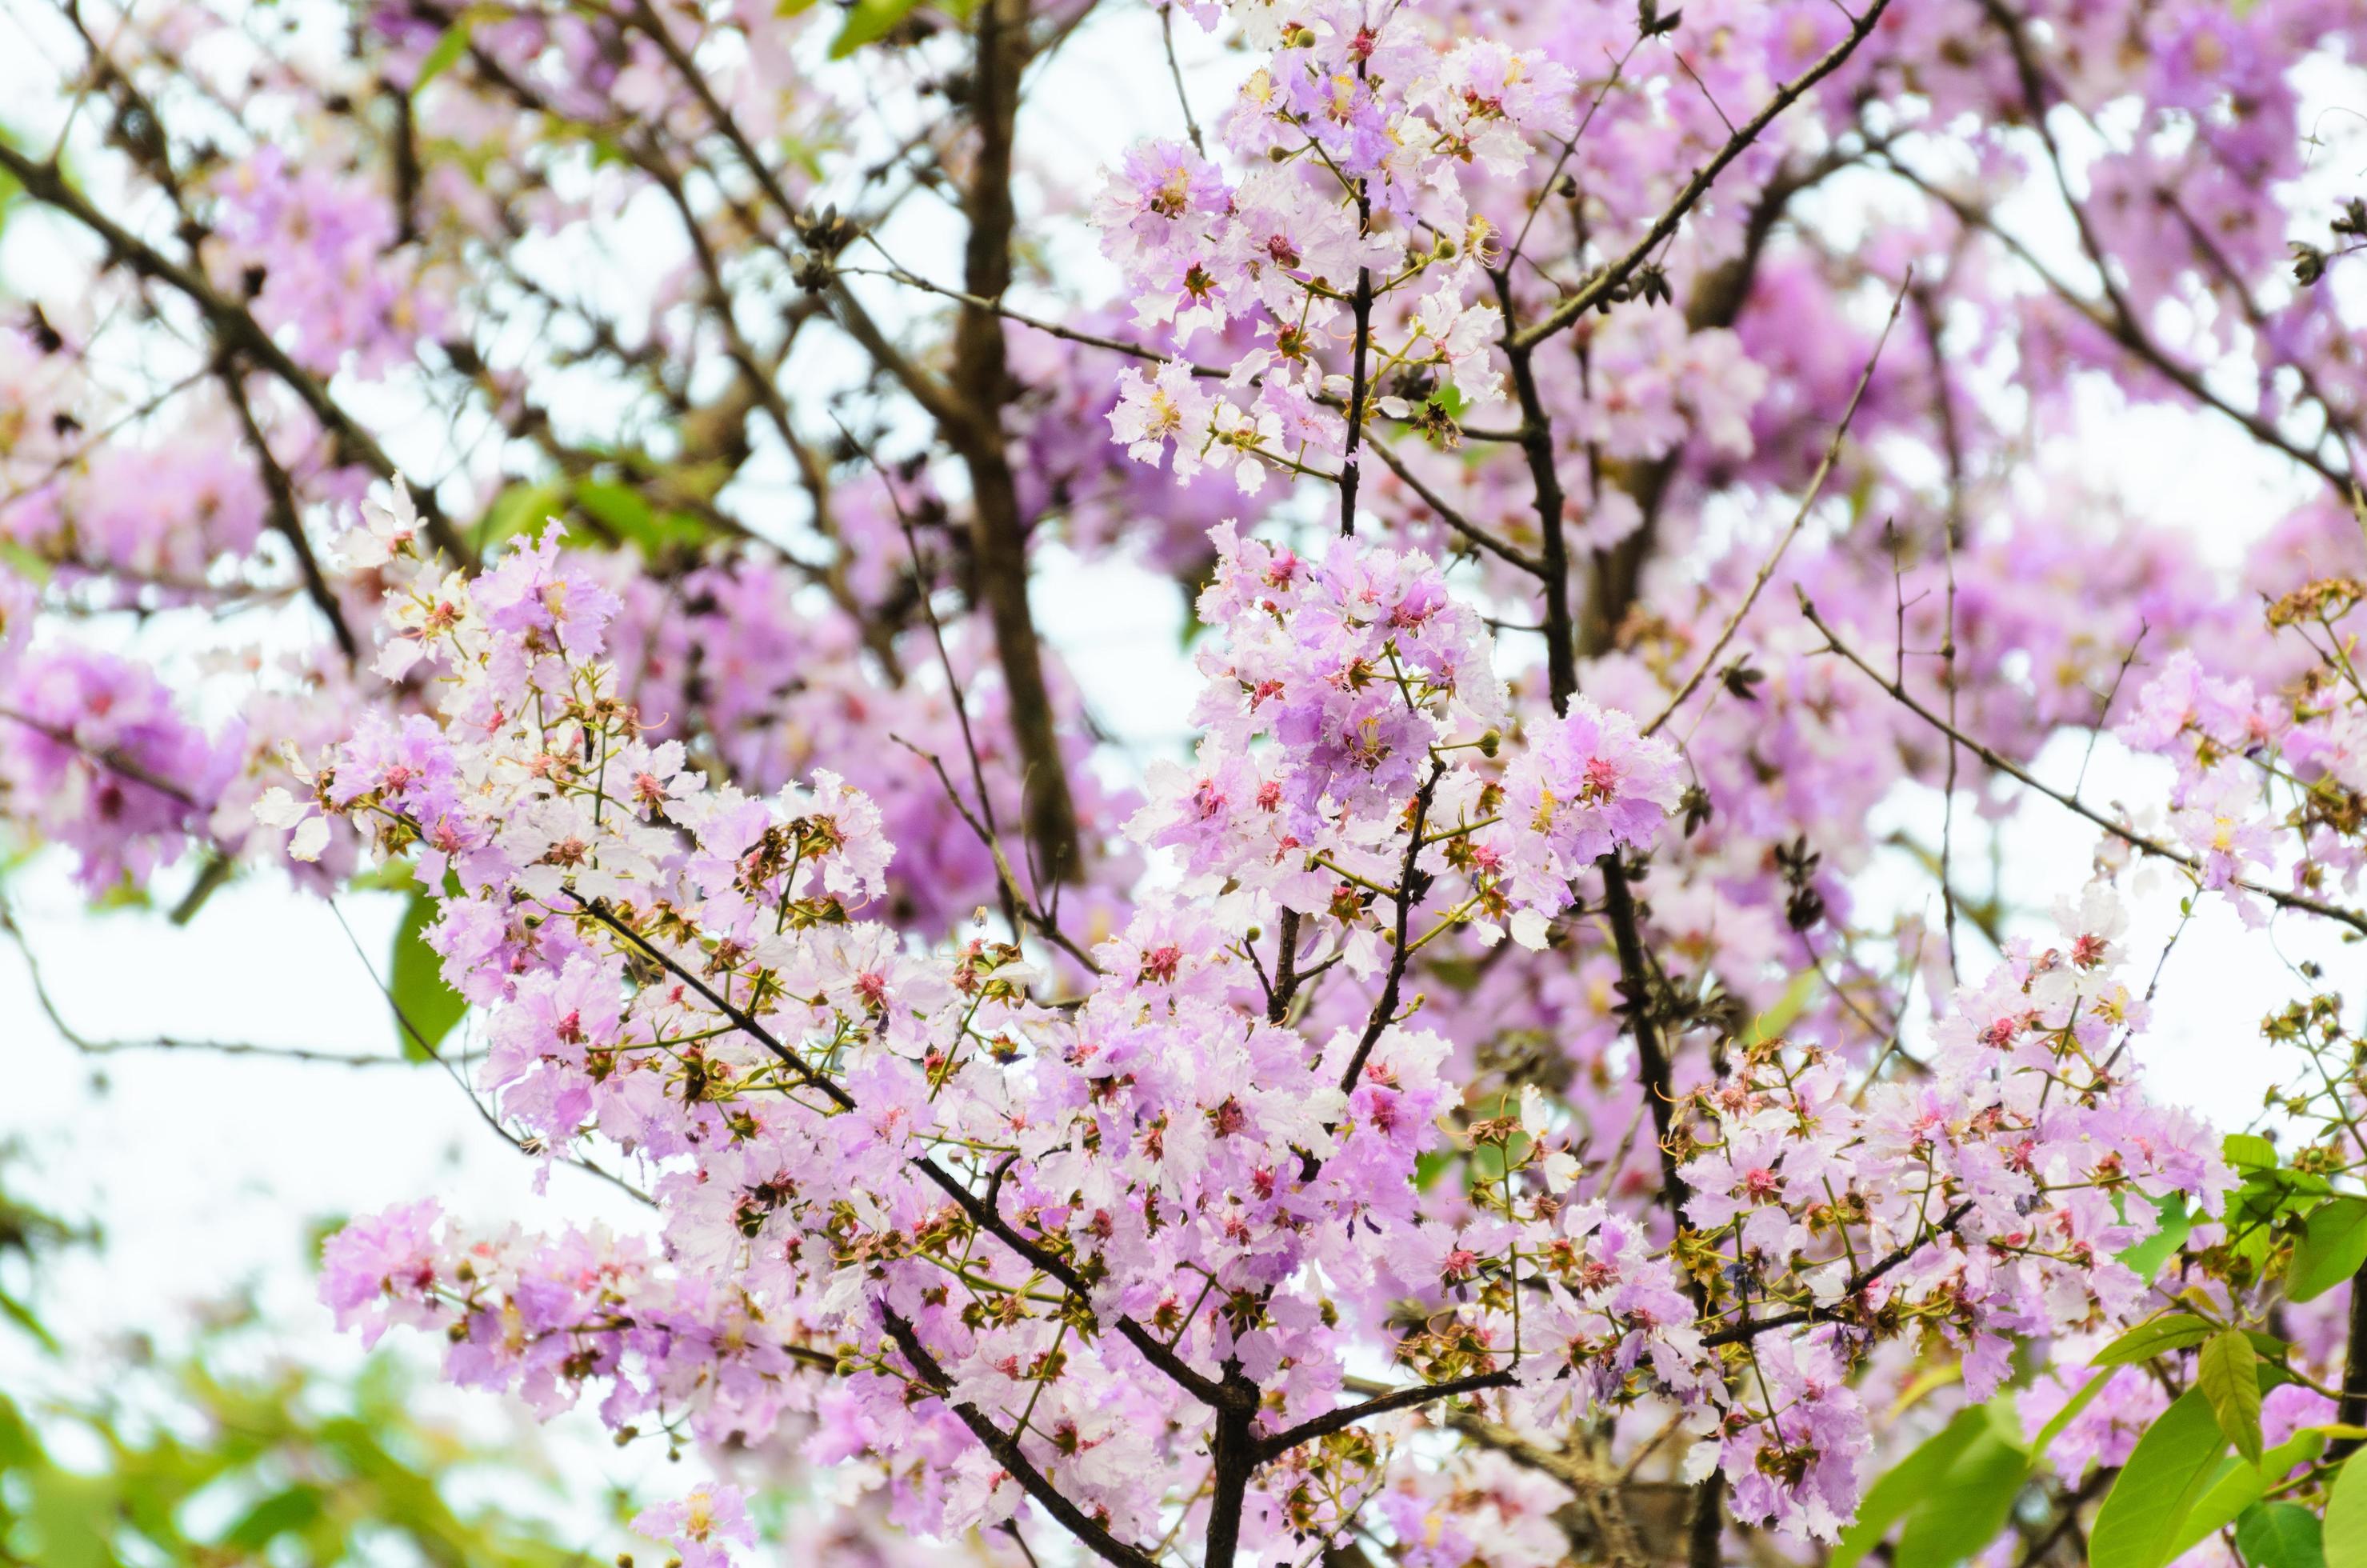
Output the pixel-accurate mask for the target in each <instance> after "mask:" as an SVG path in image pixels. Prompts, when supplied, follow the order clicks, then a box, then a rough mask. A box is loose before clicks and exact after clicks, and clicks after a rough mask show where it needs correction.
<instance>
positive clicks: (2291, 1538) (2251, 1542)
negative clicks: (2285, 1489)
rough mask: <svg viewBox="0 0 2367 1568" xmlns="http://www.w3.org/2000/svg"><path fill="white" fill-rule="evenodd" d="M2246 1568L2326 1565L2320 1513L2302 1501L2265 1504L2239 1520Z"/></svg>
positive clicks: (2317, 1567) (2239, 1541)
mask: <svg viewBox="0 0 2367 1568" xmlns="http://www.w3.org/2000/svg"><path fill="white" fill-rule="evenodd" d="M2236 1550H2237V1551H2239V1552H2241V1553H2243V1556H2244V1562H2245V1564H2246V1568H2326V1544H2325V1541H2324V1539H2323V1538H2322V1536H2321V1535H2320V1534H2319V1531H2318V1525H2317V1516H2316V1514H2313V1513H2311V1512H2310V1511H2309V1510H2308V1509H2307V1508H2305V1507H2303V1506H2301V1505H2300V1504H2298V1503H2261V1504H2256V1505H2254V1506H2252V1507H2250V1508H2248V1509H2246V1510H2245V1511H2244V1517H2242V1518H2240V1519H2237V1521H2236Z"/></svg>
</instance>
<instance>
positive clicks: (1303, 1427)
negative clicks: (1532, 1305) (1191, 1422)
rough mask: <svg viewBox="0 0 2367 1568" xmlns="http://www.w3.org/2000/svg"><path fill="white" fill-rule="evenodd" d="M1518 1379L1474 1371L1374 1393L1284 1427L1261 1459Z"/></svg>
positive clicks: (1261, 1450) (1262, 1449) (1263, 1446)
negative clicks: (1377, 1418) (1376, 1418)
mask: <svg viewBox="0 0 2367 1568" xmlns="http://www.w3.org/2000/svg"><path fill="white" fill-rule="evenodd" d="M1514 1381H1516V1380H1515V1379H1514V1377H1513V1375H1512V1373H1511V1372H1509V1371H1496V1372H1474V1373H1472V1374H1470V1375H1469V1376H1467V1377H1461V1378H1449V1379H1448V1380H1447V1381H1444V1382H1443V1383H1423V1384H1421V1385H1420V1386H1419V1387H1414V1388H1401V1389H1394V1390H1392V1391H1390V1392H1387V1393H1383V1394H1375V1395H1374V1396H1373V1397H1372V1398H1370V1399H1367V1400H1365V1401H1362V1402H1361V1403H1356V1404H1349V1405H1342V1407H1341V1408H1339V1409H1338V1410H1327V1411H1325V1412H1324V1413H1323V1414H1322V1415H1317V1416H1312V1417H1310V1418H1308V1420H1305V1421H1302V1422H1300V1423H1299V1424H1298V1425H1297V1426H1288V1427H1285V1428H1284V1429H1283V1430H1282V1431H1279V1432H1277V1433H1275V1434H1274V1436H1273V1437H1266V1438H1263V1439H1261V1440H1260V1442H1259V1443H1258V1445H1257V1454H1258V1462H1260V1463H1261V1464H1263V1463H1264V1462H1265V1461H1267V1460H1273V1459H1276V1458H1279V1457H1280V1456H1282V1455H1284V1454H1286V1453H1288V1452H1289V1451H1290V1450H1291V1449H1295V1448H1297V1447H1298V1445H1299V1444H1301V1443H1311V1442H1313V1441H1314V1440H1315V1439H1316V1438H1318V1437H1328V1436H1330V1435H1331V1433H1334V1432H1344V1431H1346V1430H1347V1429H1348V1428H1349V1427H1351V1426H1354V1425H1355V1424H1356V1423H1357V1422H1359V1421H1364V1420H1368V1419H1370V1418H1371V1417H1373V1416H1376V1415H1388V1414H1389V1413H1390V1412H1391V1411H1393V1410H1411V1409H1414V1408H1415V1407H1416V1406H1419V1405H1424V1404H1429V1403H1432V1402H1433V1401H1435V1400H1442V1399H1454V1398H1456V1397H1458V1396H1460V1395H1463V1394H1467V1393H1478V1392H1481V1391H1483V1390H1486V1389H1501V1388H1510V1387H1512V1384H1513V1382H1514Z"/></svg>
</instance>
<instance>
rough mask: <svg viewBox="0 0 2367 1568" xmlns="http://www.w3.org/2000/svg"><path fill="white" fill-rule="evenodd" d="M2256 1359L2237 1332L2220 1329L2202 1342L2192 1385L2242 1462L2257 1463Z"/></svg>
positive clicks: (2258, 1454)
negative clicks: (2193, 1384)
mask: <svg viewBox="0 0 2367 1568" xmlns="http://www.w3.org/2000/svg"><path fill="white" fill-rule="evenodd" d="M2259 1360H2260V1358H2259V1355H2258V1353H2256V1352H2255V1351H2254V1350H2253V1348H2252V1342H2251V1341H2250V1340H2249V1339H2248V1338H2246V1337H2245V1336H2244V1332H2243V1330H2241V1329H2236V1328H2230V1329H2223V1330H2221V1331H2220V1332H2219V1333H2217V1334H2214V1335H2212V1336H2211V1337H2210V1338H2209V1339H2207V1340H2205V1341H2204V1342H2203V1354H2202V1356H2201V1357H2200V1358H2198V1359H2197V1361H2196V1364H2195V1372H2194V1383H2195V1386H2196V1387H2197V1388H2199V1389H2201V1390H2202V1391H2203V1398H2204V1399H2207V1400H2209V1401H2210V1402H2211V1414H2212V1415H2214V1416H2216V1417H2217V1418H2218V1421H2219V1430H2221V1431H2222V1432H2225V1434H2226V1435H2227V1440H2228V1441H2229V1442H2231V1443H2233V1444H2235V1445H2236V1451H2237V1453H2239V1454H2241V1455H2243V1456H2244V1462H2245V1463H2247V1464H2252V1465H2257V1464H2259V1462H2260V1372H2259Z"/></svg>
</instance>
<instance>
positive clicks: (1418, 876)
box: [1340, 762, 1446, 1095]
mask: <svg viewBox="0 0 2367 1568" xmlns="http://www.w3.org/2000/svg"><path fill="white" fill-rule="evenodd" d="M1445 774H1446V765H1445V764H1444V763H1441V762H1433V763H1432V764H1431V765H1430V777H1429V778H1425V779H1423V780H1422V782H1421V789H1419V790H1415V791H1414V797H1413V825H1412V827H1411V828H1410V831H1409V832H1408V833H1407V835H1406V852H1405V866H1404V869H1402V870H1400V871H1399V875H1398V886H1397V893H1396V903H1397V940H1396V941H1395V942H1394V943H1392V944H1391V945H1390V948H1389V970H1388V974H1387V977H1386V978H1384V979H1383V981H1382V982H1381V994H1380V995H1379V996H1378V997H1377V998H1376V999H1375V1001H1374V1003H1373V1010H1372V1012H1371V1013H1370V1014H1369V1015H1368V1016H1367V1017H1365V1032H1364V1035H1363V1037H1362V1038H1360V1039H1359V1040H1357V1041H1356V1049H1355V1051H1354V1052H1353V1054H1352V1055H1350V1057H1349V1058H1348V1067H1347V1071H1345V1072H1343V1073H1342V1074H1340V1092H1341V1093H1342V1094H1343V1095H1344V1094H1350V1093H1353V1091H1354V1090H1355V1087H1356V1080H1357V1079H1358V1078H1359V1077H1361V1076H1363V1074H1364V1071H1365V1061H1366V1060H1367V1059H1368V1058H1369V1057H1371V1055H1372V1054H1373V1047H1374V1046H1375V1045H1376V1044H1377V1043H1379V1041H1380V1038H1381V1035H1382V1033H1383V1032H1384V1031H1386V1030H1387V1028H1388V1027H1389V1025H1391V1024H1392V1023H1395V1022H1396V1021H1397V1011H1398V994H1399V988H1400V987H1401V986H1402V985H1403V983H1404V982H1405V972H1406V965H1407V963H1408V962H1409V961H1410V960H1411V959H1412V957H1413V955H1412V953H1411V952H1410V951H1409V950H1408V949H1407V944H1406V934H1407V926H1408V923H1409V921H1410V919H1411V918H1412V915H1413V906H1414V904H1415V903H1418V902H1420V900H1421V895H1422V892H1424V891H1425V889H1424V887H1423V886H1422V885H1421V884H1422V883H1423V881H1424V879H1423V877H1422V873H1421V870H1420V869H1419V868H1418V867H1417V866H1416V865H1415V862H1416V861H1417V860H1419V859H1420V858H1421V852H1422V849H1423V847H1424V846H1423V844H1422V837H1421V829H1422V824H1423V823H1424V822H1425V821H1427V820H1428V819H1429V816H1430V802H1431V798H1432V797H1433V795H1435V794H1436V793H1437V792H1438V781H1439V779H1441V778H1444V777H1445Z"/></svg>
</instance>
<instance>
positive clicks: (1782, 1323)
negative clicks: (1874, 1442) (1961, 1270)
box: [1702, 1201, 1973, 1347]
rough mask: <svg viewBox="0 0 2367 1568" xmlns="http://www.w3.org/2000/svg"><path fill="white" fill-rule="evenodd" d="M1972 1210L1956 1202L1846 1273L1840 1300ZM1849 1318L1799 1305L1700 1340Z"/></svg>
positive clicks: (1740, 1339) (1738, 1339)
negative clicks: (1920, 1231)
mask: <svg viewBox="0 0 2367 1568" xmlns="http://www.w3.org/2000/svg"><path fill="white" fill-rule="evenodd" d="M1972 1211H1973V1206H1972V1204H1971V1203H1970V1202H1969V1201H1967V1202H1964V1203H1959V1204H1957V1205H1956V1206H1955V1207H1954V1209H1951V1210H1948V1211H1947V1212H1946V1213H1945V1214H1942V1216H1941V1217H1940V1222H1939V1224H1937V1225H1935V1226H1933V1227H1932V1231H1931V1235H1929V1236H1918V1237H1916V1238H1915V1239H1914V1240H1913V1241H1911V1242H1902V1243H1900V1244H1898V1245H1897V1246H1896V1247H1894V1248H1892V1249H1891V1251H1890V1252H1889V1253H1887V1254H1886V1255H1885V1256H1883V1257H1882V1258H1881V1259H1880V1260H1879V1261H1877V1262H1874V1263H1872V1264H1869V1265H1867V1266H1866V1267H1864V1268H1863V1269H1860V1270H1859V1271H1858V1272H1857V1273H1855V1274H1853V1275H1852V1276H1850V1278H1849V1282H1848V1283H1847V1284H1845V1285H1843V1286H1842V1287H1841V1300H1843V1301H1847V1300H1848V1299H1849V1298H1850V1297H1852V1296H1854V1295H1856V1294H1857V1293H1858V1292H1860V1291H1861V1290H1864V1289H1865V1288H1866V1287H1867V1286H1869V1285H1871V1284H1873V1283H1874V1281H1875V1280H1877V1279H1879V1278H1882V1277H1883V1276H1884V1275H1886V1274H1887V1273H1889V1272H1890V1271H1891V1270H1892V1269H1894V1268H1897V1267H1898V1266H1899V1265H1900V1264H1902V1263H1905V1262H1906V1261H1907V1260H1908V1258H1910V1257H1913V1256H1915V1255H1916V1254H1917V1253H1918V1252H1920V1251H1921V1250H1922V1249H1923V1247H1925V1246H1926V1245H1928V1244H1930V1243H1931V1241H1932V1240H1933V1239H1934V1238H1935V1237H1938V1236H1943V1235H1946V1234H1947V1233H1949V1232H1951V1231H1954V1229H1955V1228H1956V1227H1957V1226H1959V1225H1961V1224H1963V1223H1964V1222H1965V1216H1966V1215H1967V1214H1970V1213H1971V1212H1972ZM1850 1321H1851V1319H1850V1317H1849V1316H1848V1314H1846V1313H1844V1312H1839V1311H1837V1310H1835V1309H1834V1308H1831V1307H1803V1308H1801V1309H1799V1310H1798V1311H1796V1312H1778V1313H1776V1314H1775V1315H1774V1316H1773V1317H1768V1318H1745V1319H1744V1320H1743V1321H1742V1322H1741V1323H1738V1324H1735V1325H1734V1326H1733V1327H1731V1328H1722V1329H1719V1330H1718V1331H1717V1332H1716V1333H1715V1334H1705V1335H1702V1343H1703V1344H1704V1345H1706V1346H1712V1347H1715V1346H1720V1345H1747V1344H1749V1343H1750V1341H1751V1340H1753V1339H1756V1338H1758V1337H1759V1336H1760V1335H1762V1334H1764V1333H1766V1332H1767V1331H1768V1330H1769V1329H1771V1328H1792V1327H1795V1326H1797V1325H1798V1324H1804V1323H1848V1322H1850Z"/></svg>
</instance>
